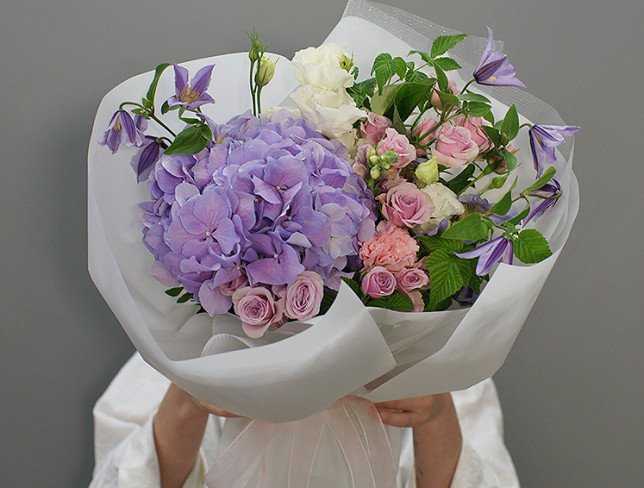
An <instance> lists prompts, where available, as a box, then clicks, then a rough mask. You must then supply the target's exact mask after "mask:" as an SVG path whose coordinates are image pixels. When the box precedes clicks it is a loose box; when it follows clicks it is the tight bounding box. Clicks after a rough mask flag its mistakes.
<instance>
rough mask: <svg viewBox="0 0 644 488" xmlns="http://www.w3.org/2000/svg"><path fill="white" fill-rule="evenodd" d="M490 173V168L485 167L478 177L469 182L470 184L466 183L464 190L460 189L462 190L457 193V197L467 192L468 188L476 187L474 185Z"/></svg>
mask: <svg viewBox="0 0 644 488" xmlns="http://www.w3.org/2000/svg"><path fill="white" fill-rule="evenodd" d="M491 172H492V166H487V167H486V168H485V169H484V170H483V171H482V172H481V174H480V175H478V176H477V177H476V178H474V179H473V180H472V181H470V182H469V183H468V184H467V185H466V186H465V187H464V188H462V189H461V191H459V192H458V193H457V195H461V194H462V193H463V192H464V191H465V190H467V189H468V188H470V187H472V186H474V185H476V183H477V182H478V181H479V180H480V179H481V178H483V177H484V176H487V175H489V174H490V173H491Z"/></svg>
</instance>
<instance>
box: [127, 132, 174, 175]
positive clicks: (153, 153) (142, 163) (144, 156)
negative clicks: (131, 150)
mask: <svg viewBox="0 0 644 488" xmlns="http://www.w3.org/2000/svg"><path fill="white" fill-rule="evenodd" d="M166 147H168V145H167V144H166V143H165V142H163V140H162V139H161V138H158V137H154V136H145V137H144V138H143V144H142V145H141V149H139V152H138V153H137V154H135V155H134V157H133V158H132V161H131V162H130V165H131V166H132V169H134V171H135V172H136V180H137V181H138V182H139V183H140V182H141V181H144V180H147V179H148V176H150V173H151V172H152V169H153V168H154V165H155V164H156V162H157V161H158V160H159V158H160V157H161V154H163V150H164V149H165V148H166Z"/></svg>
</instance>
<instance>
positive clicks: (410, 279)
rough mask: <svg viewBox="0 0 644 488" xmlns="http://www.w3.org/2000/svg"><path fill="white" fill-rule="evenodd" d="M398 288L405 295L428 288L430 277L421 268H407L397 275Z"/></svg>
mask: <svg viewBox="0 0 644 488" xmlns="http://www.w3.org/2000/svg"><path fill="white" fill-rule="evenodd" d="M395 276H396V283H397V285H398V288H400V290H402V291H403V292H405V293H409V292H411V291H413V290H418V289H419V288H423V287H426V286H427V285H428V284H429V276H427V273H425V271H423V270H422V269H420V268H419V267H416V266H415V267H413V268H405V269H402V270H400V271H398V272H397V273H396V274H395Z"/></svg>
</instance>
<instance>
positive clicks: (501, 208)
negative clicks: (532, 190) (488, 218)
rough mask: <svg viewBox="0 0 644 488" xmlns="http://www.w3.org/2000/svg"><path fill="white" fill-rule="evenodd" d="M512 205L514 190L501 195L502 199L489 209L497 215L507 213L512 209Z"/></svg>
mask: <svg viewBox="0 0 644 488" xmlns="http://www.w3.org/2000/svg"><path fill="white" fill-rule="evenodd" d="M511 207H512V192H511V191H509V192H507V193H506V194H505V195H503V196H502V197H501V199H500V200H499V201H498V202H496V203H495V204H494V205H492V208H490V210H488V212H489V213H490V214H496V215H505V214H507V213H508V212H509V211H510V208H511Z"/></svg>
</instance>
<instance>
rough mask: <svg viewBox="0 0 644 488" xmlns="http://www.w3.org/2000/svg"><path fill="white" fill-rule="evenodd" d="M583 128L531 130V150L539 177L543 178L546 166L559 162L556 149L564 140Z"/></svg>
mask: <svg viewBox="0 0 644 488" xmlns="http://www.w3.org/2000/svg"><path fill="white" fill-rule="evenodd" d="M580 129H581V127H577V126H576V125H533V126H532V127H531V128H530V130H529V134H530V149H531V150H532V160H533V162H534V168H535V169H536V170H537V176H541V174H542V173H543V170H544V168H545V166H546V164H552V163H554V162H555V161H556V160H557V153H556V151H555V148H556V147H557V146H559V145H560V144H561V143H562V142H563V141H564V138H566V137H569V136H571V135H573V134H575V133H576V132H578V131H579V130H580Z"/></svg>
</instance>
